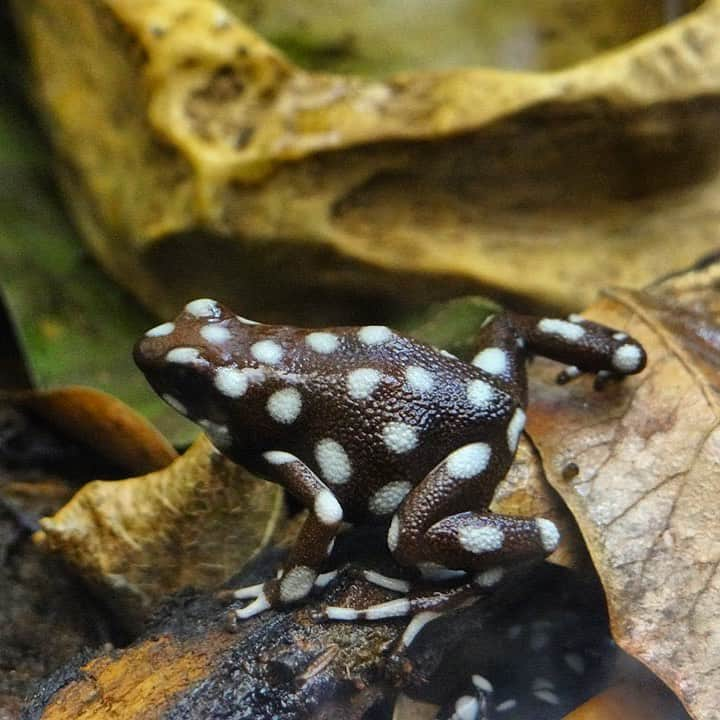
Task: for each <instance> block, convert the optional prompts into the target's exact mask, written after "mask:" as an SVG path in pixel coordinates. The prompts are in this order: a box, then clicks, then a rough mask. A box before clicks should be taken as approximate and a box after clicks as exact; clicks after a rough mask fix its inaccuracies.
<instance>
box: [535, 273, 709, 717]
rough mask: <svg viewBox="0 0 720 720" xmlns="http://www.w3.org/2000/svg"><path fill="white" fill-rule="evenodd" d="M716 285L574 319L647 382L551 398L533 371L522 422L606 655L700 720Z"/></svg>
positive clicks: (704, 706)
mask: <svg viewBox="0 0 720 720" xmlns="http://www.w3.org/2000/svg"><path fill="white" fill-rule="evenodd" d="M719 278H720V266H719V265H718V264H717V263H712V264H710V265H708V266H706V267H703V268H700V269H698V270H696V271H693V272H690V273H687V274H682V275H679V276H677V277H675V278H670V279H669V280H667V281H664V282H661V283H659V284H657V285H655V286H653V287H652V288H650V289H649V290H648V291H647V292H634V293H633V292H624V291H616V292H612V293H610V294H609V295H608V296H607V298H606V299H605V300H603V301H601V302H600V303H598V304H597V305H595V306H593V307H592V308H591V309H590V310H589V311H588V312H587V313H586V315H587V317H589V318H591V319H593V320H597V321H599V322H604V323H607V324H610V325H612V326H614V327H619V328H622V329H624V330H626V331H627V332H629V333H631V334H632V335H633V336H634V337H636V338H637V339H638V340H640V341H641V342H642V343H643V344H644V346H645V348H646V349H647V351H648V356H649V358H650V359H649V366H648V369H647V370H646V371H645V372H644V373H643V374H641V375H639V376H637V377H634V378H630V379H627V380H626V381H625V382H624V383H623V384H621V385H615V386H613V387H609V388H606V389H605V391H603V392H602V393H600V394H598V393H593V392H592V390H591V389H590V381H589V380H580V381H579V382H576V383H575V384H574V385H573V386H571V387H570V388H557V387H555V386H553V384H552V377H553V376H554V374H555V371H556V368H555V367H551V364H550V363H545V362H542V361H538V362H537V366H536V368H535V371H534V372H533V374H532V377H533V382H532V387H531V397H533V398H534V401H533V403H532V404H531V412H530V414H529V418H530V419H529V422H528V432H529V433H530V435H531V437H532V438H533V442H534V443H535V445H536V447H537V448H538V451H539V453H540V457H541V458H542V460H543V465H544V468H545V472H546V474H547V477H548V479H549V480H550V482H551V483H552V485H553V486H554V487H555V489H556V490H557V491H558V493H560V495H561V496H562V497H563V499H564V501H565V502H566V503H567V505H568V507H569V508H570V510H571V511H572V513H573V515H574V516H575V519H576V520H577V522H578V525H579V527H580V529H581V531H582V533H583V536H584V538H585V541H586V543H587V546H588V548H589V551H590V554H591V556H592V559H593V562H594V564H595V567H596V568H597V571H598V574H599V575H600V577H601V580H602V582H603V586H604V588H605V591H606V594H607V600H608V607H609V611H610V618H611V623H612V629H613V634H614V636H615V638H616V640H617V642H618V643H619V644H620V645H621V646H622V647H623V648H625V649H626V650H627V651H628V652H629V653H631V654H633V655H634V656H635V657H637V658H639V659H641V660H642V661H643V662H645V663H646V664H647V665H648V667H650V668H651V669H652V670H654V671H655V672H656V673H657V674H658V675H659V676H660V677H661V678H662V679H663V680H665V682H666V683H667V684H668V685H670V687H672V688H673V689H674V690H675V692H676V693H677V694H678V696H679V697H680V698H681V699H682V701H683V702H684V703H685V705H686V706H687V708H688V709H689V711H690V712H691V714H692V715H693V717H695V718H699V719H702V720H704V719H706V718H707V719H709V718H714V717H715V716H716V715H715V713H716V711H717V707H718V706H719V705H720V690H719V689H718V688H720V524H719V523H718V522H717V514H716V508H717V506H718V502H719V501H720V485H718V476H719V473H720V433H719V432H718V418H719V417H720V412H719V410H720V405H719V403H718V387H719V386H720V384H719V383H718V368H719V366H720V362H719V361H718V357H720V356H719V355H718V353H717V348H718V343H717V338H718V320H719V319H720V314H718V300H717V297H718V295H717V288H718V279H719ZM570 464H574V466H575V467H576V468H577V472H576V473H573V474H568V473H567V471H566V468H567V467H568V466H569V465H570ZM564 471H565V472H564Z"/></svg>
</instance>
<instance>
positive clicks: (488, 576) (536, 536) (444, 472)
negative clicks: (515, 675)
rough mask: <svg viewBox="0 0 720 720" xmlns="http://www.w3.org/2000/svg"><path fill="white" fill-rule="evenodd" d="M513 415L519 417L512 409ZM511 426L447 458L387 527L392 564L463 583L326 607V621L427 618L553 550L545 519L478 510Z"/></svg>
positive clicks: (513, 438)
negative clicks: (454, 575) (356, 606)
mask: <svg viewBox="0 0 720 720" xmlns="http://www.w3.org/2000/svg"><path fill="white" fill-rule="evenodd" d="M515 417H521V418H524V414H523V412H522V410H521V409H520V408H516V410H515V413H514V415H513V418H515ZM513 424H514V420H511V421H510V423H508V425H507V426H505V425H503V426H502V427H500V428H499V429H498V432H497V433H496V434H495V440H496V442H494V443H492V444H491V443H489V442H474V443H469V444H467V445H465V446H463V447H461V448H459V449H458V450H455V451H454V452H452V453H450V455H448V456H447V458H446V459H445V460H444V461H443V462H441V463H440V464H439V465H438V466H437V467H436V468H435V469H434V470H432V471H431V472H430V473H429V474H428V475H427V476H426V477H425V478H424V480H423V481H422V482H421V483H420V484H419V485H417V486H416V487H415V488H414V489H413V490H412V491H411V492H410V494H409V495H408V496H407V497H406V498H405V500H404V501H403V503H402V505H401V506H400V508H399V510H398V512H397V513H396V514H395V516H394V517H393V519H392V522H391V523H390V528H389V531H388V546H389V548H390V550H391V552H392V553H393V556H394V557H395V559H396V560H397V561H398V562H399V563H400V564H402V565H408V566H415V567H417V568H418V569H419V570H420V571H421V572H422V573H423V575H425V576H426V577H428V576H429V574H430V573H433V574H436V575H438V576H440V575H442V574H443V573H448V572H449V571H451V570H464V571H467V572H468V573H470V574H471V575H472V579H471V581H470V582H468V583H465V584H463V585H459V586H457V587H453V588H450V589H449V590H447V591H435V592H432V593H430V594H429V595H426V596H418V597H413V596H409V597H407V598H402V599H399V600H391V601H390V602H387V603H383V604H381V605H376V606H371V607H369V608H366V609H364V610H350V609H348V608H335V607H329V608H327V609H326V611H325V616H326V617H328V618H330V619H338V620H352V619H382V618H384V617H397V616H399V615H411V614H415V613H417V612H421V611H432V612H434V611H436V610H440V609H444V608H446V607H449V606H452V605H457V604H458V603H459V602H463V601H464V600H465V599H466V598H467V597H468V595H469V594H471V593H473V592H474V593H477V592H481V591H483V590H485V589H487V588H488V587H491V586H492V585H494V584H496V583H497V582H498V581H499V580H500V579H501V578H502V575H503V568H504V567H506V566H508V565H513V564H516V563H518V562H526V561H529V560H535V559H537V560H539V559H541V558H543V557H545V556H546V555H549V554H550V553H551V552H553V550H555V548H556V547H557V544H558V541H559V537H560V536H559V533H558V531H557V528H556V527H555V525H554V523H553V522H551V521H550V520H547V519H545V518H521V517H514V516H510V515H499V514H495V513H492V512H490V511H489V510H488V509H487V508H486V507H484V505H485V504H486V503H487V501H488V492H487V488H494V487H495V486H496V485H497V483H498V482H499V480H500V479H502V477H504V475H505V473H506V472H507V470H508V468H509V467H510V464H511V462H512V458H513V456H514V454H515V447H516V444H517V436H518V434H519V431H520V428H513V431H512V432H509V427H510V426H511V425H513ZM515 424H516V423H515ZM463 508H477V509H475V510H469V511H468V510H463ZM425 617H427V619H430V616H429V615H426V616H425ZM418 619H420V618H418ZM406 644H409V643H406Z"/></svg>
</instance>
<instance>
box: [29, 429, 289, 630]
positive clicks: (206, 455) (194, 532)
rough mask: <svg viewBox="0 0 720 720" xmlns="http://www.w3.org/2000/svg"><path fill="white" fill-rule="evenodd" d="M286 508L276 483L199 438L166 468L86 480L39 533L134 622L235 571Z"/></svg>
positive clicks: (38, 536)
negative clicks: (169, 599)
mask: <svg viewBox="0 0 720 720" xmlns="http://www.w3.org/2000/svg"><path fill="white" fill-rule="evenodd" d="M282 507H283V496H282V490H281V489H280V488H279V487H278V486H276V485H272V484H270V483H267V482H265V481H261V480H258V479H257V478H255V477H253V476H252V475H251V474H250V473H249V472H248V471H247V470H245V469H244V468H242V467H240V466H239V465H235V464H234V463H232V462H230V461H229V460H227V459H226V458H224V457H223V456H222V455H220V454H219V453H218V452H217V451H216V450H215V449H214V448H213V447H212V445H211V444H210V443H209V441H208V440H207V439H206V438H205V436H204V435H203V436H201V438H200V439H199V440H198V441H197V442H196V443H195V444H194V445H193V446H192V447H191V448H190V449H189V450H188V451H187V452H186V453H185V454H184V455H182V456H181V457H179V458H178V459H177V460H176V461H175V462H173V463H172V464H171V465H169V466H168V467H167V468H164V469H163V470H160V471H157V472H153V473H150V474H149V475H145V476H141V477H135V478H130V479H128V480H120V481H115V482H103V481H95V482H92V483H89V484H87V485H85V486H84V487H83V488H82V489H81V490H80V491H79V492H78V493H77V494H76V495H75V497H74V498H73V499H72V500H71V501H70V502H69V503H68V504H67V505H65V506H64V507H63V508H62V509H61V510H60V511H59V512H58V513H57V514H56V515H54V516H53V517H51V518H44V519H43V520H42V521H41V525H42V531H40V532H38V533H37V534H36V536H35V537H36V541H37V542H38V543H40V544H41V545H43V546H44V547H45V548H47V549H49V550H52V551H55V552H59V553H61V554H62V556H63V557H64V558H65V560H66V561H67V562H69V563H70V564H71V565H72V566H73V567H74V568H75V569H77V571H78V572H80V573H81V575H83V577H85V578H86V579H87V580H88V581H90V582H91V583H92V584H93V585H95V586H96V587H97V588H98V589H99V590H100V592H101V593H102V594H103V595H104V596H105V597H106V598H107V599H108V602H109V603H110V604H111V606H112V607H114V608H115V609H116V610H118V611H120V612H121V613H122V614H123V619H124V620H125V622H126V623H127V624H128V625H130V626H132V625H135V624H136V623H137V622H138V621H139V620H142V619H143V618H144V617H145V616H146V615H147V612H148V611H149V609H151V608H152V606H153V605H154V604H155V603H156V602H157V601H158V600H159V599H160V598H161V597H163V596H164V595H166V594H168V593H170V592H173V591H175V590H178V589H180V588H182V587H185V586H187V585H193V586H194V587H197V588H213V587H216V586H217V585H218V584H220V583H221V582H223V581H224V580H226V579H227V578H229V577H230V576H231V575H232V574H233V573H235V572H237V571H238V570H239V569H240V568H241V567H242V566H243V565H244V564H245V563H246V562H247V561H248V560H249V559H250V558H252V557H253V556H254V555H255V553H257V552H258V551H259V550H260V549H261V548H262V547H263V546H264V545H265V544H266V543H267V542H268V541H269V539H270V537H271V535H272V533H273V531H274V529H275V527H276V524H277V522H278V520H279V518H280V517H281V516H282Z"/></svg>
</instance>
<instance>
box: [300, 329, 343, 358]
mask: <svg viewBox="0 0 720 720" xmlns="http://www.w3.org/2000/svg"><path fill="white" fill-rule="evenodd" d="M305 343H306V344H307V345H308V347H309V348H310V349H311V350H314V351H315V352H316V353H320V354H321V355H328V354H330V353H332V352H335V350H337V348H338V345H339V344H340V341H339V340H338V338H337V336H336V335H333V334H332V333H329V332H311V333H310V334H309V335H306V336H305Z"/></svg>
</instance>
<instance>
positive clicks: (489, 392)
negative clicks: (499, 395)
mask: <svg viewBox="0 0 720 720" xmlns="http://www.w3.org/2000/svg"><path fill="white" fill-rule="evenodd" d="M467 399H468V402H469V403H470V404H471V405H473V406H474V407H478V408H482V409H487V408H490V407H492V404H493V402H494V400H495V389H494V388H493V386H492V385H490V383H486V382H485V381H484V380H471V381H470V382H469V383H468V386H467Z"/></svg>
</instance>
